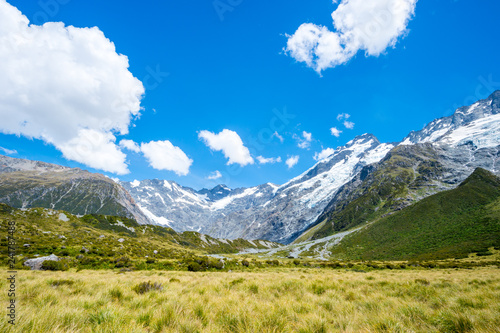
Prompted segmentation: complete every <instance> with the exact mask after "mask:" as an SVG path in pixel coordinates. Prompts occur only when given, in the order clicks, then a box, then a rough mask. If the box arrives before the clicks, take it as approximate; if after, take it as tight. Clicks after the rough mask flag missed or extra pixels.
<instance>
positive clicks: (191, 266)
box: [187, 261, 205, 272]
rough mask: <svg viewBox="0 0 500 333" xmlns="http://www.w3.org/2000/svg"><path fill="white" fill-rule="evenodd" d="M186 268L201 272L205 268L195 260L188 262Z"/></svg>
mask: <svg viewBox="0 0 500 333" xmlns="http://www.w3.org/2000/svg"><path fill="white" fill-rule="evenodd" d="M187 269H188V271H190V272H203V271H205V268H204V267H203V266H201V265H200V264H198V263H197V262H194V261H193V262H191V263H189V264H188V267H187Z"/></svg>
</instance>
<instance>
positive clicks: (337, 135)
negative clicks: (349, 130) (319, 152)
mask: <svg viewBox="0 0 500 333" xmlns="http://www.w3.org/2000/svg"><path fill="white" fill-rule="evenodd" d="M330 133H332V135H333V136H335V137H337V138H338V137H339V136H340V134H342V131H341V130H339V129H337V127H332V128H330Z"/></svg>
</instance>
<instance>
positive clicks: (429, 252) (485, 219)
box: [331, 168, 500, 260]
mask: <svg viewBox="0 0 500 333" xmlns="http://www.w3.org/2000/svg"><path fill="white" fill-rule="evenodd" d="M490 247H495V248H500V179H499V178H498V177H496V176H495V175H493V174H491V173H490V172H488V171H486V170H484V169H480V168H478V169H476V171H474V173H473V174H472V175H471V176H470V177H469V178H467V179H466V180H465V181H464V182H463V183H462V184H460V186H458V187H457V188H456V189H453V190H449V191H444V192H440V193H438V194H435V195H432V196H430V197H427V198H425V199H423V200H421V201H419V202H417V203H416V204H413V205H411V206H409V207H406V208H404V209H402V210H401V211H398V212H396V213H394V214H392V215H389V216H386V217H384V218H381V219H379V220H378V221H376V222H374V223H372V224H371V225H369V226H367V227H366V228H363V229H362V230H360V231H358V232H355V233H353V234H351V235H349V236H347V237H346V238H345V239H344V240H343V241H342V242H341V243H340V244H339V245H337V246H335V247H334V248H332V249H331V250H332V256H333V257H334V258H349V259H363V260H408V259H417V260H427V259H444V258H462V257H466V256H467V255H468V254H469V253H472V252H478V253H479V254H487V252H488V248H490Z"/></svg>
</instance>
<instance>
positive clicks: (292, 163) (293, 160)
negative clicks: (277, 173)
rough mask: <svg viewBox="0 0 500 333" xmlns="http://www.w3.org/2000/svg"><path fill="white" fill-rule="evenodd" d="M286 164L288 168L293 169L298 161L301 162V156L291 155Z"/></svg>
mask: <svg viewBox="0 0 500 333" xmlns="http://www.w3.org/2000/svg"><path fill="white" fill-rule="evenodd" d="M285 163H286V165H287V166H288V169H291V168H293V167H294V166H295V165H296V164H297V163H299V156H298V155H295V156H290V157H289V158H287V160H286V162H285Z"/></svg>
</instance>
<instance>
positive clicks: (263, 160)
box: [257, 156, 281, 164]
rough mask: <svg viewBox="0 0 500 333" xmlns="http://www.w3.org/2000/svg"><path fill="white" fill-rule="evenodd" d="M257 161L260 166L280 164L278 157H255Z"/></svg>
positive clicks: (279, 157)
mask: <svg viewBox="0 0 500 333" xmlns="http://www.w3.org/2000/svg"><path fill="white" fill-rule="evenodd" d="M257 161H259V163H260V164H268V163H271V164H274V163H281V156H278V157H268V158H266V157H263V156H257Z"/></svg>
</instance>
